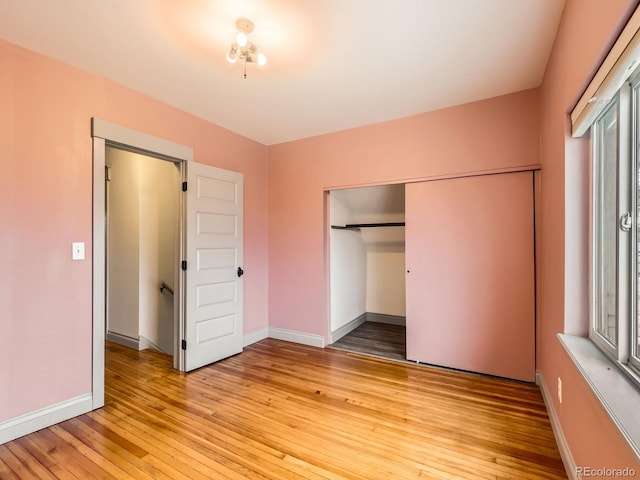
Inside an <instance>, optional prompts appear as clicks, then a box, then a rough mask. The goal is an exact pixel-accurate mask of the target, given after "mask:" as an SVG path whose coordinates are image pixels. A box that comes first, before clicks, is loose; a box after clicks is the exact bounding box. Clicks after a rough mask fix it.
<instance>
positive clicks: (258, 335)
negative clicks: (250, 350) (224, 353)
mask: <svg viewBox="0 0 640 480" xmlns="http://www.w3.org/2000/svg"><path fill="white" fill-rule="evenodd" d="M265 338H269V329H268V328H261V329H260V330H256V331H255V332H251V333H247V334H246V335H245V336H244V337H242V346H243V347H248V346H249V345H251V344H252V343H256V342H259V341H260V340H264V339H265Z"/></svg>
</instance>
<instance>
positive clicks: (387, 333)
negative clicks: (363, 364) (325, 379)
mask: <svg viewBox="0 0 640 480" xmlns="http://www.w3.org/2000/svg"><path fill="white" fill-rule="evenodd" d="M406 335H407V327H405V326H404V325H390V324H388V323H378V322H364V323H363V324H362V325H360V326H359V327H358V328H356V329H355V330H352V331H351V332H349V333H348V334H347V335H345V336H344V337H342V338H341V339H340V340H338V341H337V342H335V343H332V344H331V345H329V347H331V348H337V349H339V350H347V351H349V352H356V353H364V354H366V355H373V356H375V357H380V358H387V359H389V360H402V361H406V359H407V351H406Z"/></svg>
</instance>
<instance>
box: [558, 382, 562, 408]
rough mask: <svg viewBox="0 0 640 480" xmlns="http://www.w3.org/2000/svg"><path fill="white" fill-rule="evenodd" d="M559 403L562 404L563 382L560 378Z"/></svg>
mask: <svg viewBox="0 0 640 480" xmlns="http://www.w3.org/2000/svg"><path fill="white" fill-rule="evenodd" d="M558 401H559V402H560V403H562V380H561V379H560V377H558Z"/></svg>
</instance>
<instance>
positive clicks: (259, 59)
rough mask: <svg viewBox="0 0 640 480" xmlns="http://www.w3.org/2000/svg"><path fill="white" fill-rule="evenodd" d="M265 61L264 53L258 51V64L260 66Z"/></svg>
mask: <svg viewBox="0 0 640 480" xmlns="http://www.w3.org/2000/svg"><path fill="white" fill-rule="evenodd" d="M266 63H267V57H266V56H265V54H264V53H259V54H258V65H260V66H261V67H262V66H263V65H265V64H266Z"/></svg>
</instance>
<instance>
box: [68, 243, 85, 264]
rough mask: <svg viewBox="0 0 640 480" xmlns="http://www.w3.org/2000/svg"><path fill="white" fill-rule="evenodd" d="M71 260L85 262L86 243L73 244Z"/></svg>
mask: <svg viewBox="0 0 640 480" xmlns="http://www.w3.org/2000/svg"><path fill="white" fill-rule="evenodd" d="M71 260H84V242H73V243H72V244H71Z"/></svg>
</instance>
